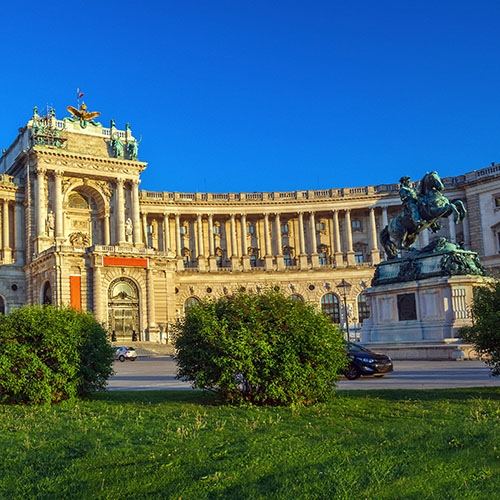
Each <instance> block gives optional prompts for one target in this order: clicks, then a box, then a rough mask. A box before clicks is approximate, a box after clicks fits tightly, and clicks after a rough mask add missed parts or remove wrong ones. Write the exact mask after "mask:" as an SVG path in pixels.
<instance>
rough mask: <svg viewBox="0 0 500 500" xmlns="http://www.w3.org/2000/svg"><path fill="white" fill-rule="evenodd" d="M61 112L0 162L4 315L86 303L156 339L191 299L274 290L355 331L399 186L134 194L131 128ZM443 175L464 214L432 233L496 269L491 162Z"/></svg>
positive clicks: (499, 204)
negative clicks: (459, 244)
mask: <svg viewBox="0 0 500 500" xmlns="http://www.w3.org/2000/svg"><path fill="white" fill-rule="evenodd" d="M70 108H71V107H68V110H70V111H71V116H69V117H66V118H64V119H62V120H61V119H57V118H56V116H55V113H54V112H51V111H49V112H48V113H47V114H46V115H44V116H41V115H39V114H38V111H37V110H36V108H35V109H34V112H33V116H32V118H31V119H30V120H29V121H28V123H27V125H26V126H25V127H23V128H20V129H19V134H18V136H17V138H16V139H15V140H14V142H13V143H12V144H11V145H10V146H9V147H8V148H7V149H4V150H3V155H2V157H1V158H0V166H1V168H2V172H3V174H0V209H1V211H2V217H1V228H0V241H1V253H0V255H1V261H0V311H1V312H9V311H10V310H12V309H13V308H16V307H19V306H21V305H23V304H26V303H27V304H44V303H51V304H58V305H71V306H72V307H74V308H76V309H81V310H89V311H92V312H93V314H94V315H95V317H96V318H97V319H98V320H99V321H100V322H102V323H103V324H105V325H106V327H107V328H108V329H109V331H110V332H113V335H114V338H116V340H117V341H127V342H128V341H131V340H133V339H134V340H135V339H136V340H142V341H153V342H158V341H161V342H165V341H166V340H168V334H169V325H170V324H172V323H173V322H175V320H176V319H177V318H179V317H180V316H182V315H183V313H184V310H185V308H186V307H189V305H190V304H191V303H193V302H195V301H197V300H199V299H200V298H206V297H219V296H223V295H225V294H229V293H231V292H232V291H235V290H240V289H246V290H249V291H250V290H252V291H258V290H259V289H262V288H264V287H269V286H275V287H280V289H281V290H282V291H283V292H285V293H287V294H289V295H291V296H294V297H296V298H297V299H303V300H305V301H307V302H310V303H312V304H315V305H316V306H317V307H318V308H320V309H322V310H324V311H325V312H326V313H328V314H329V315H330V317H331V318H332V321H334V322H337V323H340V324H341V326H344V325H345V324H346V321H347V322H348V324H349V327H350V331H351V332H353V333H355V334H356V333H357V332H359V330H360V326H361V324H362V323H363V320H364V319H365V318H366V317H368V316H369V313H370V312H369V308H368V306H367V304H366V302H365V300H364V295H363V290H364V289H365V288H366V287H368V286H370V282H371V279H372V276H373V272H374V265H375V264H377V263H379V262H380V261H381V260H383V259H384V258H385V256H384V254H383V252H382V250H381V246H380V243H379V239H378V234H379V232H380V230H381V229H382V228H383V227H385V225H387V223H388V221H389V220H390V218H392V217H394V216H395V215H397V214H398V213H400V211H401V200H400V198H399V194H398V188H399V184H397V183H394V184H382V185H378V186H365V187H354V188H325V189H323V190H299V191H293V192H262V193H196V192H193V193H179V192H169V191H159V192H149V191H141V190H139V184H140V176H141V174H142V172H143V171H144V169H145V167H146V163H145V162H143V161H140V160H139V159H138V146H139V144H138V141H137V140H136V139H135V138H134V136H133V135H132V131H131V129H130V127H129V125H128V124H126V126H125V130H119V129H117V128H116V125H115V123H114V121H113V120H111V121H110V126H109V127H108V128H106V127H103V126H102V125H101V124H100V123H98V122H96V121H95V120H94V118H95V117H96V115H98V113H90V112H87V109H86V107H85V105H82V106H81V107H80V109H79V110H76V109H75V108H71V109H70ZM398 169H399V170H404V167H398ZM424 169H425V167H424ZM396 170H397V169H396V168H395V169H394V174H391V176H393V177H394V178H396V179H397V178H399V176H400V175H401V174H402V173H404V172H401V171H396ZM424 173H425V171H424V170H423V171H422V175H423V174H424ZM386 175H387V174H386ZM413 180H414V181H418V179H413ZM443 181H444V183H445V186H446V195H447V197H448V198H449V199H454V198H459V199H462V200H463V201H464V202H465V203H466V205H467V207H468V211H469V214H470V216H469V217H468V218H466V219H465V221H464V222H463V223H460V224H458V225H455V224H454V222H453V220H452V219H451V218H450V219H449V220H448V219H443V228H442V229H441V232H440V233H438V234H437V235H436V236H446V237H449V238H450V239H451V240H453V241H457V242H463V245H464V247H465V248H466V249H470V250H473V251H476V252H478V253H479V256H480V258H481V260H482V262H483V264H484V265H485V266H486V267H487V268H488V269H489V270H490V271H491V272H496V271H497V270H498V269H499V268H500V165H494V164H493V165H491V166H490V167H488V168H484V169H481V170H477V171H471V172H469V173H466V174H464V175H458V176H457V177H453V178H446V179H443ZM165 187H168V186H165ZM429 237H432V238H433V237H435V235H429V233H427V232H426V233H423V234H422V235H421V237H420V241H419V242H418V246H420V247H422V246H425V245H426V244H427V243H428V241H429ZM339 285H340V286H339ZM343 285H346V286H343Z"/></svg>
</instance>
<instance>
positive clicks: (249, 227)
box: [247, 224, 255, 234]
mask: <svg viewBox="0 0 500 500" xmlns="http://www.w3.org/2000/svg"><path fill="white" fill-rule="evenodd" d="M247 233H248V234H254V233H255V226H254V225H252V224H247Z"/></svg>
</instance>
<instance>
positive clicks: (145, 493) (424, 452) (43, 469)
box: [0, 388, 500, 500]
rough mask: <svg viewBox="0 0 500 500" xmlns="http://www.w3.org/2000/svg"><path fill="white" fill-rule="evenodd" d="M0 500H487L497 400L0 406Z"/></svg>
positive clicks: (171, 399)
mask: <svg viewBox="0 0 500 500" xmlns="http://www.w3.org/2000/svg"><path fill="white" fill-rule="evenodd" d="M0 412H1V413H0V415H1V416H0V436H1V440H0V447H1V453H0V498H1V499H2V500H3V499H20V500H21V499H22V500H28V499H47V500H54V499H85V500H87V499H113V500H119V499H143V498H144V499H146V498H147V499H149V498H155V499H183V500H190V499H194V500H203V499H217V498H224V499H226V498H234V499H247V498H248V499H250V498H251V499H260V498H265V499H286V500H290V499H293V500H295V499H308V500H312V499H320V498H321V499H346V500H347V499H349V500H353V499H377V500H380V499H415V500H423V499H427V498H429V499H431V498H432V499H436V498H437V499H457V500H464V499H493V498H498V495H499V492H500V390H499V389H496V388H484V389H457V390H440V391H370V392H365V391H352V392H344V391H342V392H339V393H338V396H337V397H336V399H335V401H334V402H332V403H329V404H321V405H316V406H312V407H300V408H295V409H291V408H236V407H221V406H217V405H215V404H213V402H212V401H211V399H210V395H206V394H204V393H201V392H197V391H150V392H109V393H106V394H101V395H98V396H96V397H95V398H94V399H93V400H91V401H78V402H71V403H63V404H59V405H56V406H45V407H19V406H17V407H16V406H0Z"/></svg>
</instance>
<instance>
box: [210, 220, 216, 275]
mask: <svg viewBox="0 0 500 500" xmlns="http://www.w3.org/2000/svg"><path fill="white" fill-rule="evenodd" d="M208 253H209V256H208V267H209V269H210V271H215V272H217V270H218V269H217V257H216V255H215V243H214V216H213V215H212V214H208Z"/></svg>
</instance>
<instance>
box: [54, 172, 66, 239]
mask: <svg viewBox="0 0 500 500" xmlns="http://www.w3.org/2000/svg"><path fill="white" fill-rule="evenodd" d="M62 176H63V174H62V172H61V171H59V170H57V171H55V172H54V205H55V206H54V210H55V212H56V213H55V217H56V238H63V237H64V229H63V206H62Z"/></svg>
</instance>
